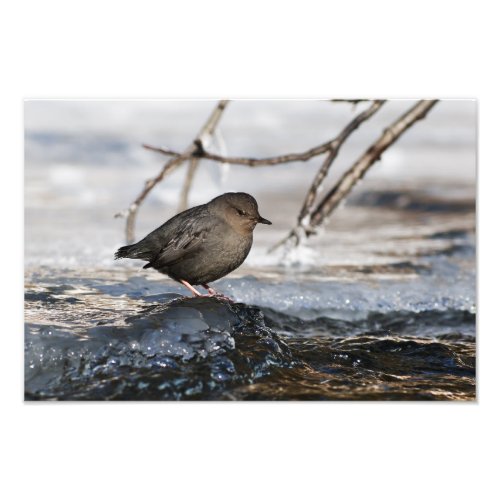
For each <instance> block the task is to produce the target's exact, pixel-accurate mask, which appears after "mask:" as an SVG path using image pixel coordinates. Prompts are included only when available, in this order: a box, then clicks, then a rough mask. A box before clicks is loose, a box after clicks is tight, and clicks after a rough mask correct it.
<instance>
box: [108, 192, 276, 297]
mask: <svg viewBox="0 0 500 500" xmlns="http://www.w3.org/2000/svg"><path fill="white" fill-rule="evenodd" d="M259 222H260V223H261V224H271V222H269V221H268V220H266V219H264V218H263V217H261V216H260V214H259V209H258V206H257V202H256V201H255V198H254V197H253V196H250V195H249V194H246V193H225V194H223V195H221V196H217V198H214V199H213V200H212V201H210V202H209V203H207V204H205V205H200V206H198V207H193V208H190V209H189V210H185V211H184V212H181V213H180V214H177V215H176V216H175V217H172V218H171V219H169V220H168V221H167V222H165V224H163V225H162V226H160V227H159V228H158V229H155V230H154V231H152V232H151V233H149V234H148V235H147V236H146V237H145V238H143V239H142V240H141V241H139V242H137V243H135V244H133V245H128V246H124V247H121V248H120V249H118V251H117V252H116V253H115V259H122V258H128V259H141V260H145V261H147V262H148V263H147V264H146V265H145V266H144V269H148V268H150V267H152V268H153V269H156V270H157V271H160V272H161V273H163V274H166V275H167V276H170V277H171V278H172V279H174V280H176V281H178V282H179V283H182V284H183V285H184V286H185V287H186V288H188V289H189V290H190V291H191V292H192V293H193V294H194V295H195V296H201V295H202V294H201V293H200V292H199V291H198V290H196V289H195V288H194V287H193V285H202V286H203V287H204V288H205V289H207V290H208V295H209V296H214V295H217V296H221V294H219V293H217V292H216V291H215V290H214V289H213V288H211V287H210V286H209V283H211V282H212V281H215V280H218V279H220V278H222V277H223V276H226V274H229V273H230V272H232V271H234V270H235V269H236V268H237V267H239V266H240V265H241V264H242V263H243V261H244V260H245V259H246V257H247V255H248V253H249V252H250V248H251V247H252V242H253V230H254V229H255V226H256V225H257V224H258V223H259Z"/></svg>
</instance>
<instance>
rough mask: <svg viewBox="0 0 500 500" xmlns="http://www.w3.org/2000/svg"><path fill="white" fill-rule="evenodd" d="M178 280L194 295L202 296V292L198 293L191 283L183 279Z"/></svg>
mask: <svg viewBox="0 0 500 500" xmlns="http://www.w3.org/2000/svg"><path fill="white" fill-rule="evenodd" d="M180 282H181V283H182V284H183V285H184V286H185V287H186V288H187V289H188V290H189V291H190V292H192V293H193V295H194V296H195V297H204V295H203V294H202V293H200V292H199V291H198V290H196V288H194V287H193V286H192V285H190V284H189V283H188V282H187V281H185V280H180Z"/></svg>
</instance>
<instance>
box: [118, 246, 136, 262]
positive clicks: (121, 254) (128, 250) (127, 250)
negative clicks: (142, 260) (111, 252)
mask: <svg viewBox="0 0 500 500" xmlns="http://www.w3.org/2000/svg"><path fill="white" fill-rule="evenodd" d="M123 258H129V259H137V258H139V255H138V252H137V248H136V245H135V244H134V245H126V246H124V247H121V248H119V249H118V250H117V251H116V252H115V259H123Z"/></svg>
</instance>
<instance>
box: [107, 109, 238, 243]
mask: <svg viewBox="0 0 500 500" xmlns="http://www.w3.org/2000/svg"><path fill="white" fill-rule="evenodd" d="M228 103H229V101H225V100H221V101H219V102H218V104H217V106H216V107H215V108H214V110H213V111H212V113H211V114H210V116H209V118H208V120H207V121H206V123H205V124H204V125H203V127H202V128H201V130H200V132H199V133H198V135H197V136H196V138H195V140H194V141H193V143H192V144H191V145H190V146H189V147H188V148H187V149H186V150H185V151H184V152H183V153H180V154H179V153H177V154H176V155H175V156H174V158H172V159H171V160H170V161H168V162H167V163H165V165H163V167H162V169H161V171H160V173H159V174H158V175H157V176H156V177H154V178H153V179H149V180H148V181H146V183H145V185H144V188H143V190H142V191H141V192H140V193H139V195H138V196H137V198H136V199H135V200H134V201H133V202H132V203H131V204H130V206H129V207H128V209H127V210H126V211H125V212H120V213H119V214H116V215H115V217H119V216H121V215H123V214H124V213H125V215H126V217H127V222H126V229H125V234H126V238H127V243H132V242H133V241H134V239H135V238H134V233H135V220H136V217H137V210H138V209H139V207H140V206H141V204H142V202H143V201H144V200H145V198H146V197H147V196H148V194H149V193H150V192H151V190H152V189H153V188H154V187H155V186H156V185H157V184H158V183H159V182H161V181H162V180H163V178H164V177H165V176H166V175H167V174H169V173H171V172H173V171H174V170H175V169H176V168H177V167H179V166H180V165H181V164H182V163H184V162H185V161H186V160H188V159H190V158H193V157H195V156H196V155H195V154H194V153H195V152H196V151H198V149H199V145H200V144H203V140H204V139H205V138H206V136H207V135H210V134H212V133H213V131H214V130H215V128H216V127H217V124H218V123H219V120H220V118H221V116H222V113H223V112H224V109H225V108H226V106H227V104H228Z"/></svg>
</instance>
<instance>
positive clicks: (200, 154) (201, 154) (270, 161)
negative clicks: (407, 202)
mask: <svg viewBox="0 0 500 500" xmlns="http://www.w3.org/2000/svg"><path fill="white" fill-rule="evenodd" d="M382 102H383V101H375V103H382ZM375 103H374V104H372V107H373V106H375ZM380 106H381V104H377V105H376V109H375V111H376V110H377V109H378V108H379V107H380ZM369 109H372V108H369ZM372 114H373V113H372ZM362 121H364V120H361V121H360V122H359V123H361V122H362ZM351 123H352V122H351ZM359 123H355V125H356V126H355V127H354V129H355V128H357V126H359ZM345 133H346V137H345V138H343V140H342V142H343V141H345V139H346V138H347V137H348V136H349V135H350V134H351V133H352V131H349V130H347V131H345ZM338 141H339V137H336V138H334V139H332V140H330V141H328V142H325V143H323V144H320V145H319V146H316V147H314V148H311V149H308V150H307V151H304V152H302V153H290V154H285V155H279V156H271V157H268V158H245V157H237V156H233V157H231V156H222V155H218V154H214V153H209V152H208V151H206V150H205V148H204V146H203V144H202V143H201V141H195V143H196V145H197V149H196V150H195V151H194V152H193V156H195V157H197V158H204V159H207V160H213V161H217V162H220V163H230V164H233V165H245V166H247V167H263V166H266V165H281V164H283V163H291V162H294V161H304V162H305V161H308V160H310V159H311V158H313V157H315V156H319V155H322V154H324V153H327V152H329V151H330V150H331V149H332V148H336V147H337V146H336V144H337V142H338ZM143 147H144V148H146V149H149V150H151V151H155V152H157V153H161V154H164V155H167V156H173V157H176V158H177V157H179V156H181V153H178V152H176V151H173V150H171V149H168V148H159V147H156V146H150V145H148V144H143Z"/></svg>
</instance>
